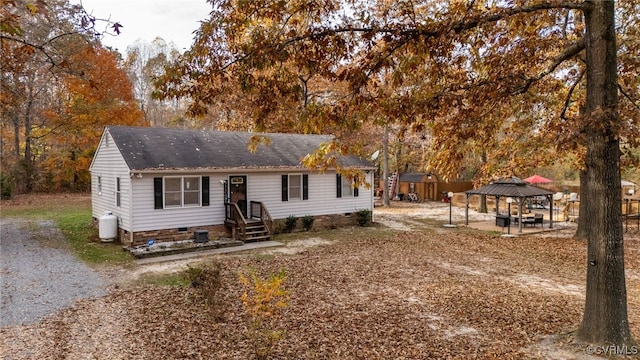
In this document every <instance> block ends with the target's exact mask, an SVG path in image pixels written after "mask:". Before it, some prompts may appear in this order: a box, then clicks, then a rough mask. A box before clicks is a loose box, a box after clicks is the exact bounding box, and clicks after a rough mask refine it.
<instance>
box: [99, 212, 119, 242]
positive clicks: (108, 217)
mask: <svg viewBox="0 0 640 360" xmlns="http://www.w3.org/2000/svg"><path fill="white" fill-rule="evenodd" d="M98 236H99V237H100V241H102V242H110V241H113V240H115V239H117V238H118V217H117V216H115V215H113V213H112V212H110V211H107V212H105V213H104V214H103V215H102V216H100V219H99V221H98Z"/></svg>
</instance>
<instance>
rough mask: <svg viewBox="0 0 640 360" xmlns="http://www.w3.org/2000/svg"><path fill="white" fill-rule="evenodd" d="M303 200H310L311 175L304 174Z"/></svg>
mask: <svg viewBox="0 0 640 360" xmlns="http://www.w3.org/2000/svg"><path fill="white" fill-rule="evenodd" d="M302 200H309V174H302Z"/></svg>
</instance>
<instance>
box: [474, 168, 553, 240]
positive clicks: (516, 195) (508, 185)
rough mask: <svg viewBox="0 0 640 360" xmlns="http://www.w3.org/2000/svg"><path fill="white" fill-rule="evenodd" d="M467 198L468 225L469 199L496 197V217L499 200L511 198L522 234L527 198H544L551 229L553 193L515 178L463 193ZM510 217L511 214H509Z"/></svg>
mask: <svg viewBox="0 0 640 360" xmlns="http://www.w3.org/2000/svg"><path fill="white" fill-rule="evenodd" d="M465 194H466V196H467V198H466V205H465V224H466V225H469V198H470V197H471V196H473V195H488V196H495V197H496V215H499V208H500V207H499V204H500V198H501V197H504V198H512V199H514V200H515V201H516V204H517V205H518V207H519V208H518V232H519V233H522V210H523V205H524V202H525V200H526V199H527V198H531V197H536V196H544V197H546V198H547V200H548V201H549V204H552V205H551V206H549V228H553V192H551V191H548V190H545V189H541V188H539V187H535V186H531V185H529V184H527V183H526V182H524V181H523V180H522V179H520V178H517V177H515V176H513V177H510V178H502V179H499V180H496V181H494V182H492V183H490V184H489V185H485V186H483V187H481V188H479V189H473V190H468V191H465ZM509 217H511V214H509Z"/></svg>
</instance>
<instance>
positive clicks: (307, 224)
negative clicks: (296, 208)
mask: <svg viewBox="0 0 640 360" xmlns="http://www.w3.org/2000/svg"><path fill="white" fill-rule="evenodd" d="M313 220H314V218H313V216H311V215H305V216H304V217H303V218H302V228H303V229H305V230H306V231H309V230H311V228H312V227H313Z"/></svg>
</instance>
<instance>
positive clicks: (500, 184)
mask: <svg viewBox="0 0 640 360" xmlns="http://www.w3.org/2000/svg"><path fill="white" fill-rule="evenodd" d="M465 193H466V194H468V195H490V196H500V197H503V196H507V197H516V198H524V197H533V196H546V195H553V192H552V191H549V190H545V189H541V188H539V187H535V186H531V185H529V184H527V183H526V182H524V181H523V180H522V179H520V178H517V177H515V176H514V177H509V178H502V179H499V180H496V181H494V182H492V183H490V184H489V185H485V186H483V187H481V188H479V189H473V190H467V191H465Z"/></svg>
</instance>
